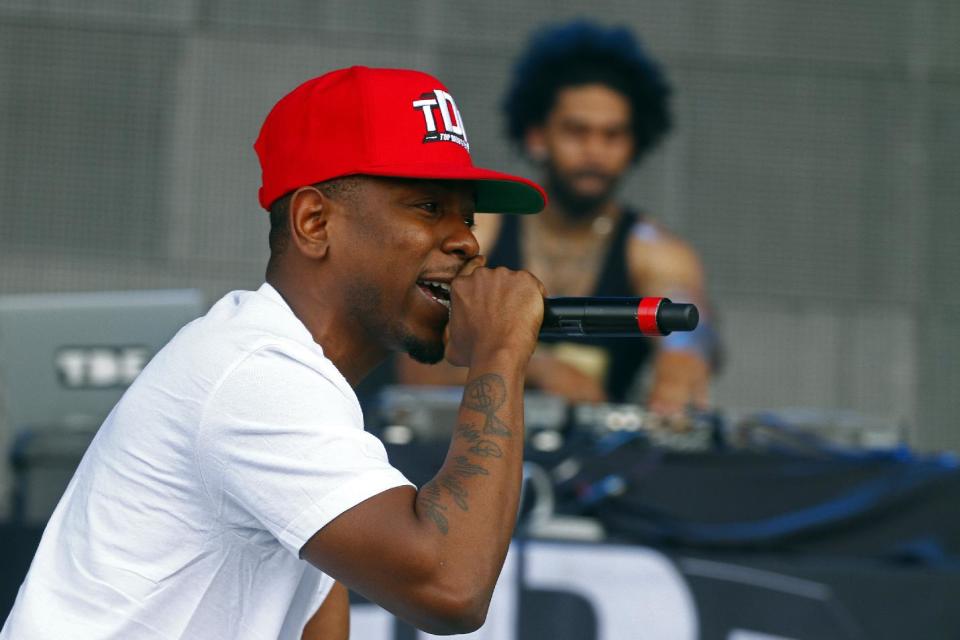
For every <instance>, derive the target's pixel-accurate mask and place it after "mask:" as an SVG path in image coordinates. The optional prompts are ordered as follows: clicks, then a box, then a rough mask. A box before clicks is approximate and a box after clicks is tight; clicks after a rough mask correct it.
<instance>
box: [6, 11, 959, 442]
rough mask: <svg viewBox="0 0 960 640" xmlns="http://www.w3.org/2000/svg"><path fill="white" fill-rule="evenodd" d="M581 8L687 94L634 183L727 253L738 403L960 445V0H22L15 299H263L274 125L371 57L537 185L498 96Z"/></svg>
mask: <svg viewBox="0 0 960 640" xmlns="http://www.w3.org/2000/svg"><path fill="white" fill-rule="evenodd" d="M576 15H590V16H592V17H596V18H598V19H600V20H602V21H605V22H607V23H622V24H626V25H629V26H631V27H633V28H635V29H636V30H637V31H638V32H639V33H640V34H641V36H642V38H643V39H644V40H645V42H646V43H647V44H648V45H649V47H650V48H651V49H652V50H653V51H654V52H655V53H656V54H657V55H658V56H659V57H660V58H661V59H662V61H663V62H664V64H665V65H666V67H667V69H668V70H669V73H670V76H671V77H672V79H673V83H674V84H675V86H676V89H677V91H676V99H675V110H676V120H677V130H676V132H675V133H674V135H673V136H672V137H671V138H670V140H669V141H668V142H667V143H666V144H665V145H664V146H663V147H661V148H660V149H659V150H658V152H657V153H656V154H655V155H654V156H653V157H651V158H650V159H649V160H648V161H646V162H645V163H644V165H643V166H642V167H641V168H640V171H638V172H637V174H636V175H635V176H634V177H633V178H632V179H631V180H630V181H629V182H628V183H627V184H626V185H625V193H626V195H627V196H628V198H629V200H630V201H631V202H633V203H635V204H637V205H640V206H642V207H644V208H646V209H647V210H648V211H650V212H651V213H653V214H654V215H656V216H658V217H660V218H661V219H662V220H664V221H665V222H666V223H667V224H668V225H670V226H672V227H673V228H675V229H676V230H678V231H679V232H680V233H682V234H684V235H686V236H687V237H689V238H690V239H691V240H692V241H693V242H694V243H695V245H696V246H697V247H698V248H699V249H700V251H701V252H702V254H703V258H704V260H705V262H706V265H707V267H708V269H709V273H710V281H711V284H712V289H713V294H714V297H715V300H716V304H717V306H718V308H719V310H720V313H721V317H722V321H723V326H722V331H723V334H724V336H725V338H726V341H727V344H728V346H729V353H730V359H729V366H728V367H727V369H726V371H725V373H724V375H723V377H722V378H721V379H720V380H719V381H718V383H717V385H716V389H715V398H716V401H717V404H719V405H720V406H722V407H728V408H753V407H764V408H776V407H785V406H806V407H824V408H837V409H854V410H858V411H863V412H866V413H869V414H872V415H878V416H881V417H883V418H884V419H891V420H904V421H906V422H907V423H909V424H911V425H913V426H914V429H915V431H914V434H913V436H914V442H915V443H917V444H918V445H920V446H921V447H923V448H940V447H954V448H956V447H958V446H960V425H958V424H956V422H957V414H958V413H960V411H958V410H960V369H958V367H957V362H958V361H960V330H958V329H957V326H958V320H960V302H958V300H957V297H956V295H957V294H956V287H955V286H954V282H955V281H956V280H957V277H958V276H960V216H958V213H960V212H958V209H960V175H958V173H960V172H958V170H957V165H958V161H960V120H958V117H957V116H958V115H960V3H958V2H957V0H802V1H801V0H793V1H791V0H592V1H591V2H561V1H556V0H555V1H550V0H515V1H510V2H507V1H506V0H495V1H488V2H470V3H467V2H444V1H441V0H428V1H423V2H401V1H394V0H381V1H377V2H369V1H359V0H349V1H348V0H336V1H327V2H307V1H303V0H301V1H297V0H271V1H270V2H262V1H261V0H234V1H226V0H166V1H165V2H151V1H147V0H128V1H123V0H89V1H86V2H73V1H71V0H33V1H28V0H20V1H17V0H0V293H11V292H35V291H86V290H105V289H130V288H156V287H177V288H179V287H199V288H201V289H202V290H203V291H204V292H205V294H206V295H207V297H208V299H209V300H210V301H212V300H214V299H215V298H216V297H218V296H220V295H221V294H223V293H224V292H226V291H228V290H230V289H235V288H251V287H256V286H257V285H258V284H259V283H260V281H261V277H262V271H263V265H264V260H265V258H266V255H267V254H266V240H265V238H266V231H267V221H266V217H265V214H264V213H263V212H261V211H260V210H259V209H258V207H257V203H256V188H257V184H258V178H259V174H258V167H257V163H256V159H255V156H254V154H253V151H252V149H251V144H252V142H253V139H254V137H255V135H256V132H257V129H258V127H259V124H260V122H261V120H262V118H263V116H264V115H265V114H266V112H267V110H268V109H269V107H270V106H271V105H272V104H273V102H274V101H275V100H276V99H277V98H279V97H280V96H281V95H282V94H283V93H284V92H285V91H287V90H289V89H290V88H291V87H293V86H294V85H295V84H297V83H298V82H300V81H301V80H304V79H306V78H307V77H311V76H314V75H318V74H320V73H323V72H324V71H327V70H330V69H334V68H337V67H342V66H346V65H350V64H366V65H374V66H409V67H418V68H421V69H424V70H427V71H430V72H434V73H435V74H437V75H439V76H440V77H441V78H442V79H443V80H444V81H445V82H446V83H447V84H448V85H449V86H450V88H451V90H452V93H453V94H454V95H455V96H456V97H457V102H458V104H459V105H460V107H461V111H462V113H463V117H464V120H465V122H466V126H467V128H468V131H469V134H470V139H471V142H472V143H473V149H474V150H475V160H476V161H478V162H480V163H489V164H491V165H496V166H502V167H505V168H506V169H510V170H514V171H518V172H520V173H523V174H526V175H530V176H531V177H534V170H533V169H532V168H531V167H529V166H527V165H526V164H525V163H524V162H523V161H522V160H521V159H520V158H519V157H518V156H517V155H516V153H514V152H513V150H512V149H511V148H510V147H509V145H508V144H507V143H506V142H505V140H504V137H503V135H502V132H501V131H502V122H501V118H500V114H499V112H498V105H499V101H500V97H501V92H502V89H503V86H504V82H505V78H506V76H507V73H508V70H509V68H510V65H511V60H512V58H513V56H514V55H515V54H516V53H517V51H518V50H519V49H520V47H521V45H522V42H523V40H524V37H525V35H526V34H527V33H528V31H529V30H530V29H531V28H533V27H536V26H537V25H540V24H542V23H544V22H545V21H551V20H557V19H563V18H567V17H573V16H576Z"/></svg>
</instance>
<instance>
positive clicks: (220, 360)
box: [144, 291, 346, 393]
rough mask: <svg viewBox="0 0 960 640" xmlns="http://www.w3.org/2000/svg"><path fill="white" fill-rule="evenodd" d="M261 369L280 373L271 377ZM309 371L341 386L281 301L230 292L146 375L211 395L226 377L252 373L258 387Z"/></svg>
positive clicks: (156, 360)
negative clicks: (172, 381) (277, 376)
mask: <svg viewBox="0 0 960 640" xmlns="http://www.w3.org/2000/svg"><path fill="white" fill-rule="evenodd" d="M267 372H269V373H270V374H273V375H280V376H281V377H280V379H272V378H271V377H270V376H268V375H267ZM305 372H306V375H313V376H314V377H316V379H317V380H318V383H322V382H323V381H324V380H327V381H331V383H332V384H333V385H334V386H336V387H338V388H340V387H341V386H344V385H346V382H345V381H343V378H342V376H341V375H340V373H339V372H338V371H337V370H336V367H335V366H334V365H333V363H332V362H331V361H330V360H329V359H328V358H327V357H326V356H325V355H324V352H323V349H322V348H321V347H320V345H318V344H316V343H315V342H314V341H313V338H312V336H311V335H310V333H309V331H307V329H306V327H304V326H303V324H302V323H301V322H300V321H299V320H298V319H297V317H296V316H295V315H294V314H293V312H292V311H290V309H289V307H287V306H286V305H285V303H283V302H282V299H279V300H278V299H275V298H274V297H272V296H269V295H263V294H262V293H261V292H260V291H233V292H230V293H228V294H227V295H225V296H224V297H223V298H221V299H220V300H219V301H217V302H216V303H215V304H214V305H213V306H212V307H211V308H210V310H209V311H208V312H207V314H206V315H204V316H203V317H201V318H198V319H197V320H194V321H193V322H191V323H190V324H188V325H187V326H185V327H184V328H183V329H181V330H180V332H179V333H177V335H176V336H175V337H174V338H173V339H172V340H171V341H170V342H169V343H168V344H167V346H166V347H164V348H163V349H162V350H161V351H160V353H158V354H157V356H156V357H155V358H154V361H153V362H151V363H150V366H149V367H148V370H145V372H144V373H145V374H147V376H149V377H151V378H154V379H157V378H161V379H166V380H168V381H169V380H171V379H177V380H183V381H184V382H187V381H188V380H192V381H193V382H194V383H196V384H190V388H192V389H194V390H195V391H200V392H203V391H206V392H207V393H213V392H215V391H216V389H217V388H218V387H219V386H221V385H222V384H223V383H225V382H226V381H228V380H236V379H237V378H238V377H244V376H247V377H252V378H253V379H254V380H255V381H260V382H261V383H262V384H264V385H268V384H272V383H273V384H282V381H283V380H284V379H286V378H288V377H290V376H293V377H297V378H299V379H302V378H303V376H304V375H305Z"/></svg>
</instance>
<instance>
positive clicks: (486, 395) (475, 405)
mask: <svg viewBox="0 0 960 640" xmlns="http://www.w3.org/2000/svg"><path fill="white" fill-rule="evenodd" d="M506 400H507V386H506V384H504V382H503V378H502V377H501V376H499V375H497V374H495V373H485V374H483V375H482V376H479V377H477V378H475V379H473V380H471V381H470V383H469V384H467V386H466V387H464V389H463V406H464V407H466V408H467V409H470V410H472V411H476V412H477V413H482V414H483V415H484V416H485V418H486V419H485V420H484V423H483V432H484V433H486V434H491V435H497V436H510V429H509V428H507V425H506V423H505V422H504V421H503V420H501V419H500V418H498V417H497V415H496V414H497V409H499V408H500V407H502V406H503V403H504V402H506Z"/></svg>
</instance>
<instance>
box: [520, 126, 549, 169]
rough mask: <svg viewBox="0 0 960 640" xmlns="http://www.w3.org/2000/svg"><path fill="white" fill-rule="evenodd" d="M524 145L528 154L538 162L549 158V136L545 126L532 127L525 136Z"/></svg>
mask: <svg viewBox="0 0 960 640" xmlns="http://www.w3.org/2000/svg"><path fill="white" fill-rule="evenodd" d="M523 146H524V148H525V149H526V150H527V155H528V156H530V159H531V160H533V161H534V162H536V163H538V164H539V163H541V162H544V161H545V160H546V159H547V138H546V135H545V134H544V131H543V127H530V128H529V129H527V133H526V134H525V135H524V136H523Z"/></svg>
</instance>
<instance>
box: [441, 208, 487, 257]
mask: <svg viewBox="0 0 960 640" xmlns="http://www.w3.org/2000/svg"><path fill="white" fill-rule="evenodd" d="M442 246H443V251H444V252H445V253H452V254H453V255H456V256H459V257H461V258H463V259H464V260H469V259H470V258H472V257H474V256H475V255H477V254H479V253H480V244H479V243H478V242H477V237H476V236H475V235H473V231H471V230H470V226H469V225H468V224H467V223H466V222H465V221H464V220H463V218H459V217H458V218H457V219H455V220H451V222H450V224H449V226H448V232H447V235H446V236H445V237H444V240H443V245H442Z"/></svg>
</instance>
